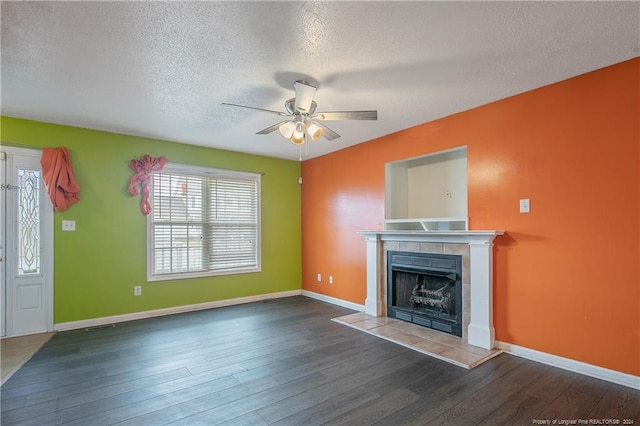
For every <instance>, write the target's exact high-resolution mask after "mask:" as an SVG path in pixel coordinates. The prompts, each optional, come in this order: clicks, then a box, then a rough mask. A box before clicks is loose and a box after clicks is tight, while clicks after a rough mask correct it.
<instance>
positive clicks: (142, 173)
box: [127, 154, 168, 216]
mask: <svg viewBox="0 0 640 426" xmlns="http://www.w3.org/2000/svg"><path fill="white" fill-rule="evenodd" d="M167 161H168V160H167V159H166V158H164V157H157V158H154V157H152V156H150V155H147V154H145V155H142V156H140V158H137V159H136V158H134V159H133V160H131V162H129V168H130V169H132V170H133V171H134V172H135V173H134V174H133V176H131V180H130V181H129V188H128V189H127V191H128V192H129V194H131V195H138V194H140V189H142V197H141V199H140V210H141V211H142V214H143V215H145V216H148V215H149V213H151V202H150V201H149V185H150V184H151V173H152V172H159V171H160V170H162V169H163V168H164V166H165V164H167Z"/></svg>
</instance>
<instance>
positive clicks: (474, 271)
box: [358, 231, 504, 349]
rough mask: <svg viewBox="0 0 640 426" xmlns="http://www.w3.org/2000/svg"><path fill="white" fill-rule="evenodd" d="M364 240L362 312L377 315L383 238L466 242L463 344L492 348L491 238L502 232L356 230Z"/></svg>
mask: <svg viewBox="0 0 640 426" xmlns="http://www.w3.org/2000/svg"><path fill="white" fill-rule="evenodd" d="M358 233H360V234H362V235H363V236H364V237H365V240H366V242H367V298H366V300H365V313H367V314H369V315H373V316H381V315H382V313H383V303H384V300H385V297H384V292H386V271H383V270H382V268H381V265H382V264H383V263H384V262H383V260H382V259H381V257H382V256H383V249H382V246H383V243H384V242H385V241H400V242H426V243H449V244H468V245H469V274H470V275H469V276H470V281H471V282H470V284H471V296H470V297H471V301H470V302H471V303H470V305H471V312H470V322H469V327H468V329H467V343H469V344H470V345H474V346H479V347H481V348H485V349H492V348H493V346H494V341H495V337H494V336H495V331H494V328H493V240H494V239H495V238H496V237H497V236H499V235H503V234H504V231H358Z"/></svg>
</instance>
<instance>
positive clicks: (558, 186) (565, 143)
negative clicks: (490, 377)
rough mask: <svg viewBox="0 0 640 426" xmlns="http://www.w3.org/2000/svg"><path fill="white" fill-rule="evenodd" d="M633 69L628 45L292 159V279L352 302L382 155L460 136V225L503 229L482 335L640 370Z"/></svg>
mask: <svg viewBox="0 0 640 426" xmlns="http://www.w3.org/2000/svg"><path fill="white" fill-rule="evenodd" d="M639 77H640V59H638V58H636V59H634V60H631V61H627V62H623V63H620V64H617V65H614V66H610V67H607V68H604V69H601V70H598V71H595V72H591V73H588V74H585V75H581V76H578V77H575V78H572V79H569V80H565V81H562V82H560V83H556V84H553V85H549V86H545V87H542V88H540V89H536V90H533V91H530V92H527V93H524V94H521V95H517V96H514V97H511V98H508V99H504V100H501V101H498V102H494V103H491V104H488V105H485V106H482V107H479V108H475V109H473V110H470V111H466V112H462V113H459V114H456V115H452V116H449V117H446V118H443V119H440V120H437V121H433V122H430V123H426V124H423V125H420V126H417V127H413V128H410V129H407V130H404V131H401V132H398V133H395V134H392V135H388V136H385V137H382V138H379V139H375V140H372V141H369V142H367V143H363V144H360V145H356V146H353V147H350V148H347V149H344V150H341V151H338V152H335V153H332V154H328V155H325V156H323V157H319V158H314V159H311V160H307V161H305V162H303V164H302V176H303V182H304V183H303V186H302V250H303V252H302V258H303V263H302V274H303V275H302V278H303V289H305V290H309V291H313V292H317V293H321V294H325V295H328V296H332V297H336V298H339V299H343V300H347V301H351V302H354V303H358V304H363V303H364V299H365V296H366V283H365V280H366V271H365V263H366V259H365V242H364V239H363V237H362V236H361V235H359V234H358V233H356V231H357V230H379V229H382V226H383V219H384V164H385V163H386V162H389V161H396V160H400V159H403V158H408V157H414V156H418V155H423V154H428V153H432V152H437V151H440V150H443V149H448V148H453V147H457V146H462V145H466V146H467V147H468V159H467V162H468V211H469V218H470V228H471V229H474V230H482V229H499V230H505V231H507V233H506V235H504V236H502V237H499V238H498V239H496V241H495V242H496V247H495V260H494V324H495V328H496V338H497V339H498V340H499V341H503V342H508V343H512V344H515V345H519V346H523V347H527V348H530V349H534V350H538V351H542V352H546V353H550V354H554V355H559V356H562V357H566V358H571V359H574V360H578V361H582V362H586V363H589V364H592V365H597V366H601V367H605V368H609V369H613V370H616V371H621V372H625V373H630V374H634V375H640V348H639V347H640V294H639V287H640V276H639V272H640V267H639V264H638V260H639V259H640V251H639V249H638V245H639V236H640V220H639V218H640V213H639V198H640V195H639V194H640V173H639V169H638V167H639V158H640V153H639V149H638V145H639V140H640V132H639V126H640V125H639V119H640V109H639V101H638V99H639V94H640V85H639V84H640V83H639ZM520 198H530V199H531V213H529V214H520V213H518V205H519V204H518V200H519V199H520ZM317 273H322V274H323V282H322V283H318V282H317V281H316V274H317ZM330 274H331V275H333V276H334V280H335V282H334V284H333V285H331V284H328V282H327V280H326V277H327V276H328V275H330Z"/></svg>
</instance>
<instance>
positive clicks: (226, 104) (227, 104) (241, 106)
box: [220, 102, 289, 117]
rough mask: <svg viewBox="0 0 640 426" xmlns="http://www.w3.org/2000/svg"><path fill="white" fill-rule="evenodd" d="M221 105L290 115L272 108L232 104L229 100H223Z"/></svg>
mask: <svg viewBox="0 0 640 426" xmlns="http://www.w3.org/2000/svg"><path fill="white" fill-rule="evenodd" d="M220 105H222V106H232V107H238V108H247V109H255V110H257V111H262V112H268V113H270V114H277V115H279V116H281V117H288V116H289V114H287V113H286V112H280V111H274V110H272V109H264V108H257V107H252V106H247V105H238V104H230V103H227V102H223V103H221V104H220Z"/></svg>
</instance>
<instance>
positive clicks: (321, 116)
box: [313, 111, 378, 121]
mask: <svg viewBox="0 0 640 426" xmlns="http://www.w3.org/2000/svg"><path fill="white" fill-rule="evenodd" d="M313 118H314V119H316V120H324V121H335V120H377V119H378V111H331V112H319V113H317V114H316V115H314V116H313Z"/></svg>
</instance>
